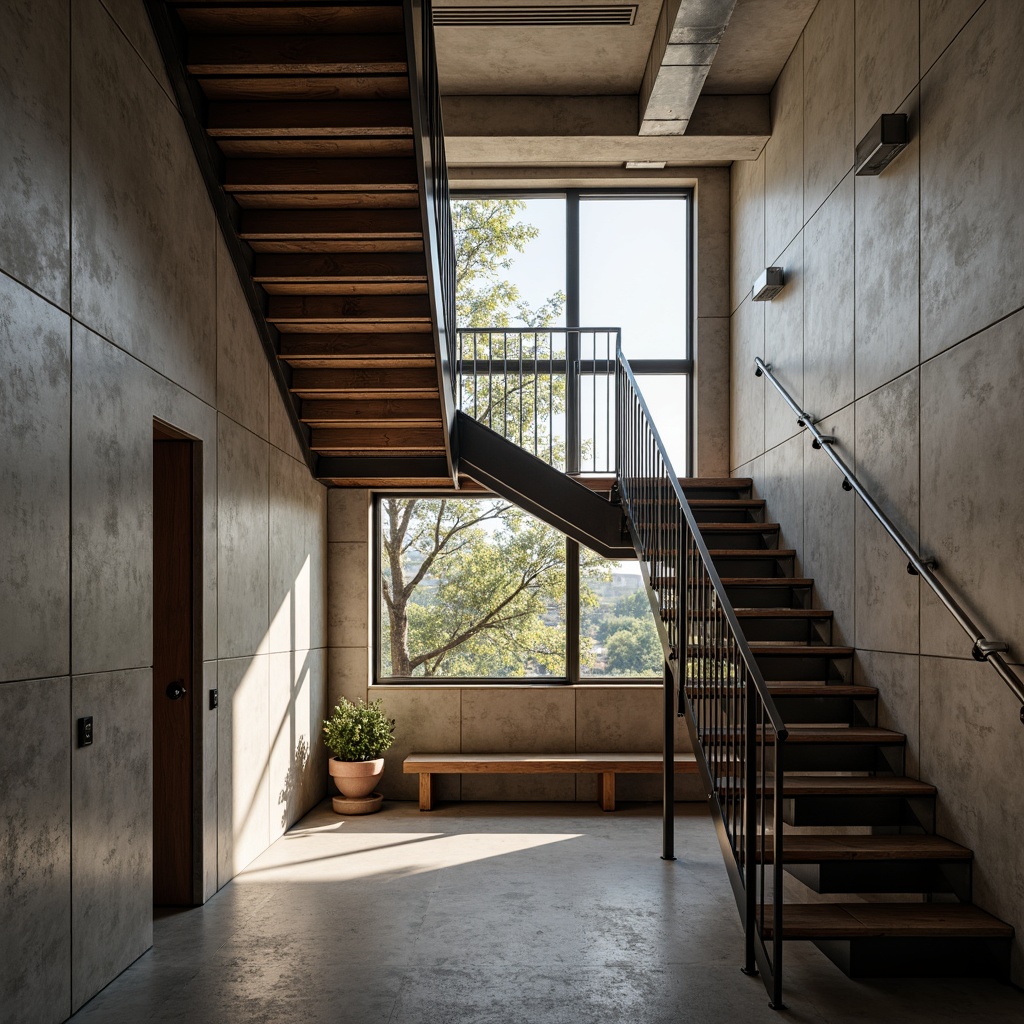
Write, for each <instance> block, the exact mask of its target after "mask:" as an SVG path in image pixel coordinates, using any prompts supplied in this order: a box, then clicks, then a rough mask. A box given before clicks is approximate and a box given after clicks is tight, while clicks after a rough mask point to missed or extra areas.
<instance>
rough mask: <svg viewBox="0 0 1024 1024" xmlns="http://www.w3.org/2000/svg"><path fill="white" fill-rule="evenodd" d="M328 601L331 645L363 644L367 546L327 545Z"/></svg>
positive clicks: (367, 608) (367, 625) (366, 616)
mask: <svg viewBox="0 0 1024 1024" xmlns="http://www.w3.org/2000/svg"><path fill="white" fill-rule="evenodd" d="M327 574H328V576H327V578H328V584H327V585H328V588H329V590H330V595H331V596H330V601H329V604H328V609H327V637H328V643H329V645H330V646H331V647H355V646H360V645H362V644H365V643H366V637H367V636H368V635H369V629H370V623H371V622H372V621H373V616H372V615H371V614H370V599H371V598H370V595H371V587H370V545H369V543H367V542H366V541H365V540H364V541H363V542H362V543H356V542H354V541H345V542H342V543H331V544H328V545H327Z"/></svg>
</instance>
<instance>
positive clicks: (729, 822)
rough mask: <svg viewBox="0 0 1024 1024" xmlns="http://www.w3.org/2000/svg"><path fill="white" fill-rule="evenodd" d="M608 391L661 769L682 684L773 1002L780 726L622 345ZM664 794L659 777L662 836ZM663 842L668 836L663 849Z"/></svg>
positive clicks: (778, 922) (753, 955)
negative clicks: (656, 654)
mask: <svg viewBox="0 0 1024 1024" xmlns="http://www.w3.org/2000/svg"><path fill="white" fill-rule="evenodd" d="M616 396H617V397H616V400H617V406H618V408H617V429H616V444H617V464H618V487H619V492H620V498H621V501H622V503H623V506H624V510H625V512H626V519H627V522H628V524H629V530H630V533H631V535H632V540H633V544H634V546H635V548H636V552H637V556H638V558H639V559H640V567H641V571H642V573H643V575H644V580H645V582H646V584H647V586H648V593H649V595H651V598H652V604H655V603H656V604H657V609H656V610H657V612H658V617H659V622H660V632H661V636H662V643H663V645H664V648H665V661H666V666H667V670H666V688H668V687H669V686H670V685H674V686H675V688H676V689H677V692H676V693H675V694H674V695H673V700H672V701H671V702H669V700H668V691H667V690H666V753H665V762H666V763H665V772H666V778H667V777H668V776H669V774H670V773H673V770H674V766H673V763H672V762H673V761H674V756H673V754H672V750H671V736H672V733H671V731H670V730H671V728H672V726H674V719H675V716H676V714H677V713H678V711H679V703H678V701H679V694H680V693H681V696H682V704H683V706H684V707H685V710H686V712H687V728H688V729H689V731H690V736H691V739H692V741H693V748H694V753H695V756H696V758H697V764H698V766H699V769H700V773H701V776H702V777H703V780H704V785H705V787H706V790H707V792H708V794H709V800H710V803H711V809H712V812H713V815H714V818H715V823H716V827H717V831H718V837H719V843H720V844H721V847H722V853H723V856H724V858H725V863H726V868H727V871H728V874H729V879H730V882H731V883H732V887H733V893H734V895H735V897H736V903H737V906H738V908H739V911H740V916H741V918H742V920H743V923H744V930H745V940H746V942H745V967H744V970H745V971H746V972H747V973H749V974H756V973H757V972H758V970H760V972H761V975H762V980H763V981H764V985H765V988H766V989H767V991H768V994H769V997H770V999H771V1003H772V1005H773V1006H774V1007H778V1008H781V1006H782V906H783V871H782V836H783V821H782V779H783V766H784V753H785V741H786V738H787V735H788V733H787V730H786V726H785V724H784V723H783V720H782V716H781V715H780V714H779V711H778V708H777V707H776V706H775V702H774V700H773V699H772V697H771V694H770V693H769V692H768V687H767V686H766V684H765V681H764V677H763V676H762V674H761V671H760V669H759V668H758V665H757V662H756V661H755V660H754V657H753V655H752V654H751V653H750V648H749V647H748V645H747V642H746V639H745V638H744V636H743V632H742V631H741V629H740V626H739V622H738V621H737V619H736V613H735V611H734V610H733V607H732V604H731V603H730V601H729V598H728V597H727V595H726V592H725V588H724V587H723V585H722V580H721V578H720V577H719V574H718V571H717V570H716V569H715V565H714V563H713V561H712V559H711V555H710V553H709V551H708V548H707V545H706V544H705V543H704V540H703V538H702V537H701V533H700V529H699V528H698V526H697V522H696V520H695V518H694V515H693V511H692V510H691V508H690V505H689V503H688V502H687V499H686V496H685V494H684V492H683V488H682V485H681V484H680V482H679V478H678V476H676V473H675V471H674V470H673V468H672V463H671V462H670V460H669V458H668V455H667V453H666V450H665V445H664V444H663V442H662V440H661V437H660V436H659V434H658V431H657V428H656V427H655V426H654V422H653V420H652V418H651V415H650V411H649V409H648V407H647V404H646V402H645V401H644V398H643V395H642V394H641V393H640V389H639V388H638V387H637V383H636V378H635V377H634V375H633V371H632V369H631V368H630V365H629V363H628V361H627V360H626V359H625V357H624V356H623V355H622V354H621V352H620V353H619V356H618V366H617V374H616ZM673 677H674V683H673ZM669 715H671V717H672V719H673V721H672V722H670V721H669V720H668V716H669ZM670 795H671V788H670V787H669V786H668V785H667V784H666V806H665V818H666V839H667V840H669V839H670V836H669V825H670V823H671V815H672V809H671V807H670V805H669V804H670ZM769 802H770V803H771V813H769V811H768V804H769ZM671 853H672V850H671V843H670V841H667V842H666V849H665V855H666V856H667V857H671Z"/></svg>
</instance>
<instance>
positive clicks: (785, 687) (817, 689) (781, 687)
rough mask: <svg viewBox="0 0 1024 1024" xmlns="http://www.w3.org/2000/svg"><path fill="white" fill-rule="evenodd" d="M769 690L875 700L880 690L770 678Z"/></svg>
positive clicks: (775, 693) (704, 689) (727, 691)
mask: <svg viewBox="0 0 1024 1024" xmlns="http://www.w3.org/2000/svg"><path fill="white" fill-rule="evenodd" d="M765 686H767V687H768V692H769V693H770V694H771V695H772V696H773V697H852V698H854V699H855V700H875V699H877V697H878V690H877V688H876V687H874V686H860V685H855V684H852V683H816V682H804V681H802V680H796V681H794V682H776V681H774V680H769V681H767V682H766V683H765ZM687 692H688V693H693V692H695V693H696V694H697V695H698V696H701V695H702V693H706V692H710V691H709V689H708V688H707V687H704V686H702V685H700V684H697V685H695V686H688V687H687ZM721 692H722V693H725V694H732V693H735V692H736V691H735V689H734V688H733V687H731V686H730V687H722V689H721Z"/></svg>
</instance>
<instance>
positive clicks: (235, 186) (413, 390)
mask: <svg viewBox="0 0 1024 1024" xmlns="http://www.w3.org/2000/svg"><path fill="white" fill-rule="evenodd" d="M147 3H148V6H149V8H150V14H151V18H152V20H153V23H154V27H155V28H156V30H157V35H158V38H159V39H160V40H161V45H162V47H163V50H164V55H165V61H166V63H167V66H168V71H169V73H170V75H171V79H172V81H173V82H174V83H175V86H176V89H177V92H178V99H179V105H180V106H181V108H182V112H183V114H184V116H185V119H186V124H187V126H188V127H189V130H190V133H191V134H192V141H193V145H194V147H195V148H196V150H197V153H198V155H199V156H200V165H201V166H202V167H203V169H204V172H205V174H206V178H207V185H208V187H209V189H210V191H211V197H212V198H213V200H214V207H215V209H216V210H217V212H218V214H219V217H220V221H221V229H222V231H223V233H224V236H225V240H226V241H227V243H228V248H229V252H230V253H231V255H232V256H233V258H234V260H235V264H236V268H237V270H238V273H239V278H240V280H241V282H242V285H243V289H244V291H245V292H246V294H247V296H248V298H249V302H250V306H251V307H252V310H253V315H254V318H255V319H256V322H257V325H258V327H259V329H260V331H261V334H262V336H263V338H264V344H265V346H266V347H267V348H268V355H270V356H271V359H272V361H273V362H274V363H276V364H278V365H277V366H276V367H275V373H276V375H277V376H278V379H279V380H280V382H281V383H282V387H283V389H285V390H286V391H287V393H288V394H290V396H291V398H290V404H291V410H292V412H293V414H294V418H295V420H296V422H297V424H301V426H299V427H298V432H299V433H300V434H301V435H302V437H303V439H304V441H305V446H306V448H307V456H308V457H309V460H310V464H311V467H314V468H315V469H316V473H317V475H318V476H319V477H320V478H321V479H324V480H327V481H330V482H336V483H342V484H345V483H348V484H353V485H357V484H362V485H367V484H372V483H387V482H393V483H398V484H426V485H430V484H436V485H450V484H451V483H452V467H451V460H450V432H449V425H450V418H449V417H448V416H447V415H446V413H445V408H446V406H445V381H446V379H447V374H446V366H445V365H444V359H443V358H442V355H441V348H442V342H441V339H442V337H443V336H444V333H443V331H444V328H443V321H444V315H443V312H442V307H443V306H444V297H443V296H442V295H438V294H437V292H438V291H439V290H440V291H443V290H444V289H438V288H437V287H436V280H435V278H434V276H433V275H434V271H435V268H436V267H437V265H438V248H439V245H438V230H439V229H438V227H437V220H436V218H435V217H434V216H433V211H434V210H435V204H434V203H433V202H432V201H431V200H432V196H431V195H428V193H430V192H438V191H442V192H444V197H443V198H444V203H439V204H436V208H441V207H442V206H443V207H444V208H446V206H447V181H446V178H444V175H443V155H442V156H441V157H440V163H441V166H440V171H441V174H440V175H439V177H440V179H443V180H444V185H443V188H434V187H428V181H430V178H429V175H430V170H429V166H430V164H431V156H430V154H431V153H432V152H433V150H432V148H431V145H432V144H431V141H430V139H429V138H428V137H427V135H428V134H429V133H428V128H429V125H428V124H427V121H429V117H428V116H427V113H426V107H427V101H426V100H425V98H424V97H425V95H426V90H425V88H424V82H425V81H427V80H429V81H431V83H432V84H433V86H434V90H435V91H436V74H435V73H434V72H433V52H432V49H430V47H429V46H428V45H426V43H429V42H430V40H431V38H432V37H431V36H430V33H429V24H427V25H426V27H425V25H424V20H423V19H424V18H429V5H426V11H427V13H424V7H423V6H421V5H418V4H412V3H411V2H409V0H406V2H404V3H403V2H402V0H381V2H350V3H337V4H331V3H315V4H314V3H311V4H292V3H250V4H247V3H244V2H242V3H222V2H217V0H210V2H205V3H204V2H195V0H171V2H166V3H165V2H162V0H147ZM421 41H426V42H425V43H424V44H423V45H421ZM438 110H439V107H438ZM437 128H438V129H439V124H438V125H437ZM436 142H437V145H438V147H442V144H441V142H440V135H439V133H438V135H437V139H436ZM442 149H443V147H442ZM446 223H447V222H446ZM432 232H433V234H432ZM440 233H441V234H443V230H441V232H440ZM449 236H450V232H449ZM439 325H440V326H439ZM448 386H449V389H450V383H449V385H448Z"/></svg>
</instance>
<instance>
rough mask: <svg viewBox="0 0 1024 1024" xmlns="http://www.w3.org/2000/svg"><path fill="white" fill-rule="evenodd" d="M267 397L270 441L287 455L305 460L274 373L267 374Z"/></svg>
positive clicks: (300, 460)
mask: <svg viewBox="0 0 1024 1024" xmlns="http://www.w3.org/2000/svg"><path fill="white" fill-rule="evenodd" d="M267 398H268V403H269V408H268V412H267V436H268V438H269V440H270V443H271V444H272V445H273V446H274V447H275V448H279V449H280V450H281V451H283V452H284V453H285V454H286V455H290V456H291V457H292V458H293V459H297V460H298V461H299V462H305V461H306V458H305V455H303V452H302V447H301V446H300V444H299V438H298V436H297V435H296V433H295V427H294V425H293V424H292V421H291V418H290V416H289V414H288V412H287V409H286V407H285V399H284V397H283V396H282V394H281V388H280V385H279V384H278V383H277V378H276V377H275V376H274V374H273V373H268V374H267Z"/></svg>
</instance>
